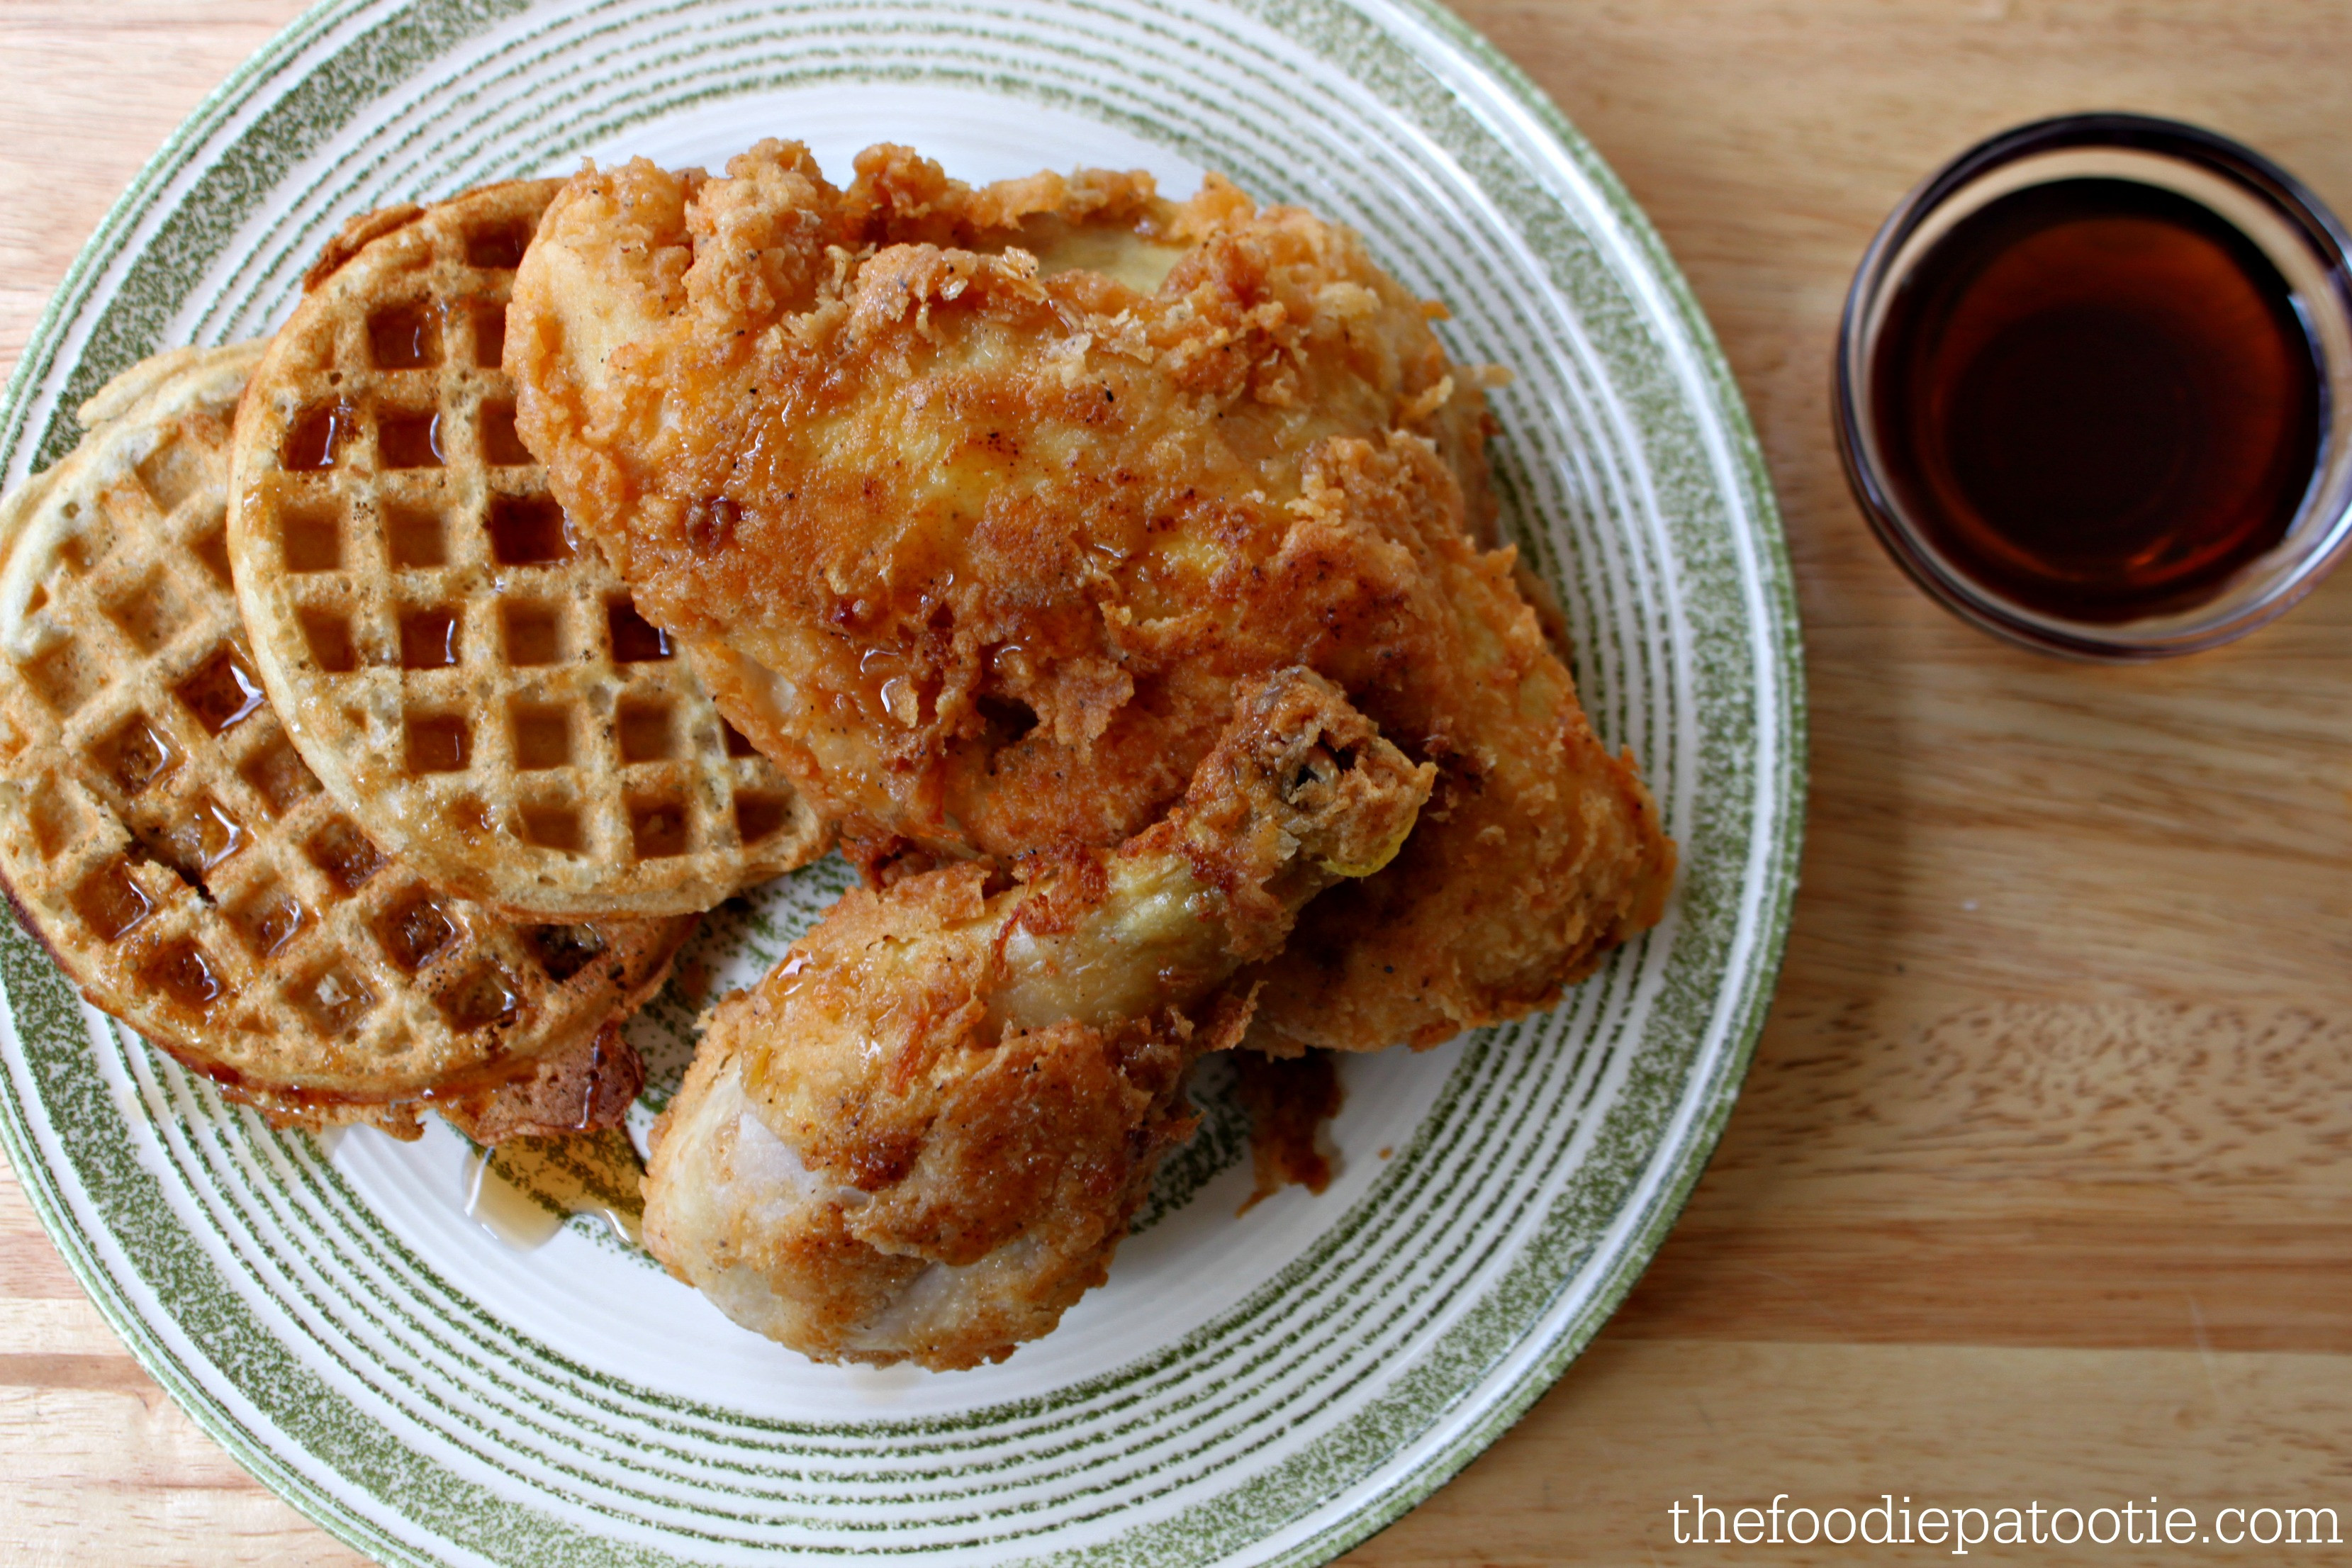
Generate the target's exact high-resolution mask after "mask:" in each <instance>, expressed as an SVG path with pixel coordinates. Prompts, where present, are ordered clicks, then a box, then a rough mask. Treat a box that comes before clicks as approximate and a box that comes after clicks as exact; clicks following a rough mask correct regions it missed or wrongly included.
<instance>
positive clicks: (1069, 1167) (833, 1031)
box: [645, 669, 1434, 1367]
mask: <svg viewBox="0 0 2352 1568" xmlns="http://www.w3.org/2000/svg"><path fill="white" fill-rule="evenodd" d="M1240 695H1241V699H1242V708H1241V710H1240V712H1239V713H1237V714H1236V715H1235V718H1234V722H1233V724H1232V726H1231V727H1230V728H1229V730H1228V731H1227V732H1226V733H1225V735H1224V736H1223V738H1222V739H1221V740H1220V742H1218V744H1217V746H1216V747H1215V748H1214V749H1213V751H1212V752H1210V754H1209V756H1208V757H1207V758H1206V759H1204V760H1203V762H1202V765H1201V767H1200V769H1199V771H1198V772H1197V773H1196V774H1195V776H1194V778H1193V780H1192V785H1191V787H1190V788H1189V789H1188V790H1187V792H1186V794H1185V797H1184V800H1183V802H1182V804H1181V805H1179V806H1178V807H1177V809H1176V810H1175V811H1174V812H1172V813H1171V815H1170V816H1167V817H1166V818H1164V819H1162V820H1161V821H1160V822H1159V823H1157V824H1155V825H1154V826H1152V827H1150V828H1149V829H1148V830H1146V831H1145V832H1144V833H1142V834H1139V835H1138V836H1137V837H1135V838H1133V839H1130V840H1129V842H1128V843H1127V844H1125V845H1124V846H1122V847H1120V848H1119V849H1118V850H1117V851H1116V852H1107V851H1103V850H1096V849H1072V850H1068V851H1066V852H1064V853H1062V854H1059V855H1054V856H1044V857H1038V858H1035V859H1034V860H1032V861H1030V862H1026V863H1024V865H1023V866H1022V867H1021V868H1020V870H1021V872H1022V874H1023V875H1024V880H1023V881H1022V882H1021V883H1020V884H1018V885H1016V886H1011V887H1002V888H996V889H993V890H992V888H991V882H992V879H995V878H997V877H998V876H999V874H998V873H996V872H995V871H993V869H992V868H990V867H988V866H986V865H983V864H981V863H976V862H965V863H962V864H959V865H953V866H948V867H942V868H939V869H936V870H933V871H929V872H926V873H923V874H921V875H919V876H914V877H909V878H908V879H904V880H902V881H900V882H898V883H897V884H895V885H894V886H892V887H891V888H889V889H887V890H885V891H883V892H881V893H872V892H866V891H862V890H858V891H852V892H851V893H849V894H848V895H847V896H845V898H844V899H843V900H842V901H841V902H840V903H839V904H838V905H836V906H835V908H834V909H833V910H831V911H830V912H829V913H828V914H827V915H826V916H825V918H824V920H823V921H820V922H818V924H817V926H816V927H815V929H814V930H813V931H810V932H809V933H808V934H807V935H806V936H805V937H803V938H802V940H801V941H800V942H797V943H795V944H794V946H793V951H792V952H791V953H790V954H789V955H788V957H787V958H786V960H785V962H784V963H782V964H780V965H779V966H778V967H777V968H776V969H775V971H774V972H773V973H771V974H770V975H769V976H768V977H767V978H766V979H765V980H763V981H762V982H761V984H759V985H758V986H756V987H754V988H753V989H751V990H750V991H747V992H742V993H739V994H736V995H734V996H731V997H730V998H729V999H727V1000H726V1001H724V1002H722V1003H720V1004H719V1006H718V1007H716V1008H715V1009H713V1010H712V1013H711V1015H710V1016H709V1021H708V1026H707V1028H706V1029H705V1031H704V1035H703V1041H702V1045H701V1047H700V1049H699V1051H698V1054H697V1057H696V1059H695V1064H694V1067H693V1068H692V1070H691V1071H690V1072H689V1074H688V1080H687V1084H686V1087H685V1088H684V1089H682V1090H681V1092H680V1094H679V1096H678V1099H677V1101H676V1102H674V1104H673V1105H672V1107H671V1109H670V1110H669V1111H668V1112H667V1114H666V1116H665V1118H664V1120H663V1122H662V1123H661V1125H660V1126H659V1127H658V1128H657V1130H656V1145H655V1150H654V1158H653V1162H652V1165H651V1168H650V1171H649V1173H648V1174H647V1178H646V1228H645V1235H646V1245H647V1246H648V1247H651V1248H652V1249H653V1251H654V1254H655V1256H656V1257H657V1258H661V1259H662V1260H663V1262H664V1263H666V1264H667V1265H668V1266H669V1268H671V1269H672V1270H673V1271H675V1272H677V1274H678V1275H680V1277H681V1278H684V1279H688V1280H690V1281H692V1282H693V1283H694V1284H696V1285H698V1286H699V1287H700V1288H701V1289H704V1290H705V1291H707V1292H708V1293H709V1295H710V1297H711V1299H712V1300H715V1301H717V1302H718V1303H719V1306H720V1307H721V1308H722V1309H724V1310H726V1311H727V1312H728V1313H729V1314H730V1316H733V1317H734V1318H735V1319H736V1320H737V1321H740V1322H742V1323H743V1324H744V1325H745V1326H747V1327H750V1328H752V1329H756V1330H758V1331H761V1332H762V1333H766V1334H769V1335H771V1336H772V1337H774V1338H776V1339H779V1340H782V1342H784V1343H786V1344H789V1345H792V1346H793V1347H794V1348H795V1349H798V1350H801V1351H803V1352H806V1353H808V1354H810V1355H813V1356H817V1357H820V1358H823V1359H828V1360H854V1361H874V1362H888V1361H896V1360H900V1359H913V1360H916V1361H919V1362H921V1363H924V1364H926V1365H929V1366H932V1367H958V1366H970V1365H973V1364H976V1363H978V1362H980V1361H982V1360H996V1359H1001V1358H1002V1357H1003V1356H1004V1355H1007V1354H1009V1353H1011V1352H1012V1349H1013V1346H1014V1344H1016V1343H1018V1342H1020V1341H1023V1340H1026V1339H1031V1338H1034V1337H1035V1336H1036V1335H1038V1334H1041V1333H1044V1332H1045V1331H1047V1330H1049V1329H1051V1328H1052V1327H1053V1326H1054V1324H1055V1322H1056V1321H1058V1320H1059V1319H1060V1317H1061V1314H1062V1312H1063V1311H1064V1310H1066V1308H1067V1307H1068V1306H1069V1304H1070V1303H1071V1302H1073V1301H1075V1300H1077V1298H1078V1297H1079V1296H1080V1295H1081V1294H1083V1293H1084V1292H1085V1291H1086V1290H1087V1289H1089V1288H1091V1287H1092V1286H1094V1285H1096V1284H1098V1283H1100V1282H1101V1280H1102V1279H1103V1277H1104V1273H1105V1270H1106V1269H1107V1268H1108V1266H1109V1262H1110V1257H1111V1253H1112V1250H1113V1249H1114V1248H1115V1247H1117V1245H1118V1240H1119V1237H1121V1236H1123V1235H1124V1234H1125V1233H1126V1228H1127V1224H1128V1221H1129V1218H1130V1217H1131V1216H1132V1215H1133V1214H1134V1212H1135V1210H1136V1208H1137V1206H1138V1205H1139V1204H1140V1203H1141V1202H1142V1200H1143V1198H1144V1196H1145V1194H1146V1193H1147V1191H1148V1190H1149V1188H1150V1179H1151V1173H1152V1171H1153V1169H1154V1168H1155V1167H1156V1165H1157V1164H1158V1163H1159V1159H1160V1153H1161V1152H1162V1151H1163V1150H1165V1149H1166V1148H1167V1147H1169V1146H1170V1145H1171V1144H1172V1143H1175V1142H1181V1141H1182V1140H1183V1139H1185V1138H1186V1137H1189V1136H1190V1135H1191V1132H1192V1121H1193V1118H1192V1112H1191V1107H1190V1105H1189V1104H1188V1103H1187V1101H1186V1100H1184V1098H1183V1094H1182V1089H1183V1084H1184V1079H1185V1075H1186V1073H1187V1072H1188V1071H1189V1070H1190V1068H1191V1067H1192V1063H1193V1062H1194V1060H1195V1059H1197V1058H1199V1057H1200V1056H1201V1055H1202V1053H1204V1052H1207V1051H1211V1050H1220V1049H1223V1048H1226V1047H1231V1046H1232V1045H1234V1044H1235V1043H1236V1042H1237V1041H1238V1040H1239V1038H1240V1037H1241V1034H1242V1031H1243V1029H1244V1026H1245V1025H1246V1023H1247V1021H1248V1017H1249V1013H1250V1004H1249V1001H1248V994H1249V993H1248V988H1247V987H1242V988H1239V989H1232V988H1228V986H1227V982H1228V980H1229V979H1230V977H1231V976H1232V974H1233V973H1234V970H1235V969H1237V968H1238V967H1239V966H1241V965H1242V964H1244V963H1248V962H1251V961H1253V960H1256V959H1262V958H1264V957H1265V956H1266V955H1268V954H1269V953H1272V952H1276V951H1278V950H1279V949H1280V947H1281V945H1282V942H1283V940H1284V938H1285V937H1286V935H1287V933H1288V931H1289V929H1290V924H1291V921H1292V919H1293V917H1294V916H1295V915H1296V913H1297V910H1298V909H1299V907H1300V906H1301V905H1302V904H1304V903H1305V902H1306V901H1307V900H1308V899H1309V898H1311V897H1313V896H1314V894H1315V893H1316V892H1317V891H1318V890H1319V889H1322V888H1324V887H1326V886H1328V884H1330V883H1331V882H1333V881H1335V880H1339V879H1345V878H1349V877H1353V876H1363V875H1369V874H1370V873H1372V872H1374V871H1376V870H1377V869H1378V868H1379V867H1381V865H1383V864H1385V863H1386V862H1387V860H1388V859H1389V858H1390V857H1391V855H1393V854H1394V853H1395V850H1396V847H1397V846H1398V845H1400V844H1401V843H1402V842H1403V841H1404V840H1405V837H1406V836H1407V835H1408V834H1409V833H1410V832H1411V830H1412V823H1413V818H1414V815H1415V813H1416V812H1417V811H1418V810H1419V808H1420V806H1421V805H1422V803H1423V800H1424V799H1425V798H1426V797H1427V795H1428V791H1429V786H1430V783H1431V780H1432V777H1433V772H1434V770H1433V769H1431V768H1430V767H1428V766H1427V765H1426V764H1423V765H1421V766H1419V767H1416V766H1414V765H1413V764H1412V763H1409V762H1407V761H1406V760H1405V758H1404V757H1403V755H1402V753H1401V752H1398V751H1397V750H1396V748H1395V747H1393V746H1391V745H1389V744H1387V743H1386V742H1383V741H1382V740H1381V738H1380V736H1379V735H1378V733H1377V732H1376V731H1373V730H1372V728H1371V727H1370V725H1369V724H1368V723H1366V722H1365V721H1364V720H1363V718H1362V716H1361V715H1360V714H1358V713H1357V712H1356V711H1355V710H1353V709H1351V708H1349V706H1348V704H1347V702H1346V700H1345V699H1344V698H1342V697H1341V696H1340V694H1339V691H1338V690H1337V689H1336V688H1334V687H1332V686H1331V685H1330V684H1329V683H1328V682H1327V681H1325V680H1323V679H1321V678H1320V677H1318V676H1316V675H1313V674H1311V673H1309V672H1307V671H1305V670H1296V669H1294V670H1289V671H1285V672H1281V673H1278V674H1276V676H1274V677H1272V678H1269V679H1265V680H1264V681H1252V682H1249V683H1246V684H1245V685H1244V687H1243V688H1242V689H1241V693H1240Z"/></svg>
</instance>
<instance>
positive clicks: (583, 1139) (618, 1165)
mask: <svg viewBox="0 0 2352 1568" xmlns="http://www.w3.org/2000/svg"><path fill="white" fill-rule="evenodd" d="M644 1183H645V1166H644V1164H643V1163H642V1162H640V1161H639V1160H638V1158H637V1152H636V1150H635V1147H634V1146H633V1145H632V1144H631V1143H630V1142H629V1139H628V1135H627V1134H626V1133H625V1132H621V1131H604V1132H578V1133H573V1134H571V1135H570V1136H568V1137H562V1138H517V1139H513V1140H511V1141H509V1142H505V1143H500V1144H498V1145H497V1146H496V1147H494V1148H491V1149H488V1150H479V1149H477V1150H473V1151H470V1152H468V1153H467V1156H466V1173H465V1185H466V1213H467V1216H468V1217H469V1218H471V1219H472V1220H473V1221H474V1222H475V1223H476V1224H478V1225H479V1226H481V1227H482V1228H483V1229H485V1230H487V1231H488V1232H489V1233H490V1234H491V1235H492V1236H494V1237H498V1238H499V1240H500V1241H503V1242H505V1243H506V1244H507V1245H508V1246H509V1247H514V1248H515V1249H516V1250H517V1251H520V1252H529V1251H532V1250H534V1249H535V1248H537V1247H543V1246H545V1245H546V1244H547V1243H548V1242H549V1241H550V1240H551V1239H552V1238H553V1237H554V1236H555V1233H556V1232H557V1231H559V1230H562V1228H563V1222H564V1221H565V1220H567V1219H569V1218H571V1217H572V1215H592V1216H593V1217H595V1218H598V1219H601V1220H603V1221H604V1223H605V1224H606V1225H607V1226H610V1227H612V1231H613V1234H614V1236H616V1237H619V1238H620V1239H621V1240H623V1241H625V1242H629V1243H631V1244H633V1245H634V1244H635V1242H636V1240H637V1238H638V1236H639V1235H640V1233H641V1232H642V1230H643V1227H644V1223H645V1214H646V1200H645V1187H644Z"/></svg>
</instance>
